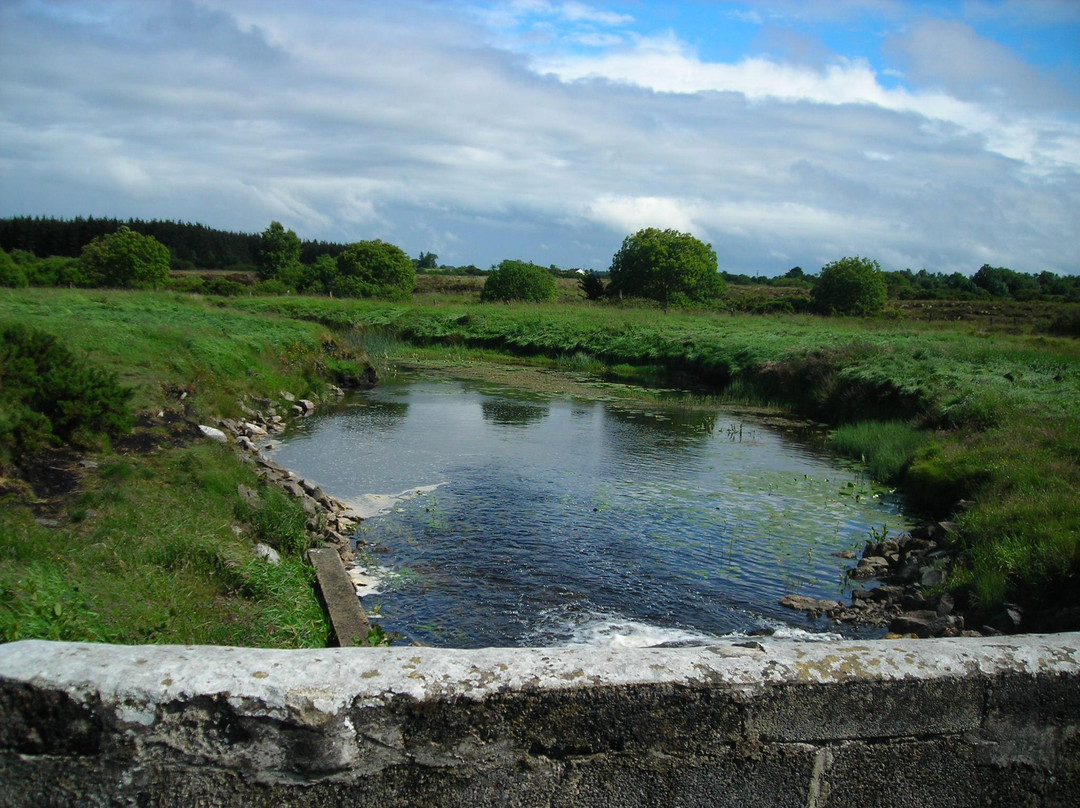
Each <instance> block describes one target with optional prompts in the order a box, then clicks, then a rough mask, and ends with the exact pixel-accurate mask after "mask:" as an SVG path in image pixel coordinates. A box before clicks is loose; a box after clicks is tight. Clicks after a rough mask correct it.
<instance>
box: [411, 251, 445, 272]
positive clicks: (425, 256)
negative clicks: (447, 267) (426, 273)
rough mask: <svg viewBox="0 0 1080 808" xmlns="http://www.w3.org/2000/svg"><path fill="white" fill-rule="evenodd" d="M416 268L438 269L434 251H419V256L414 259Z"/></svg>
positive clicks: (437, 260)
mask: <svg viewBox="0 0 1080 808" xmlns="http://www.w3.org/2000/svg"><path fill="white" fill-rule="evenodd" d="M416 268H417V269H438V268H439V256H437V255H436V254H435V253H426V252H422V253H420V257H419V258H418V259H416Z"/></svg>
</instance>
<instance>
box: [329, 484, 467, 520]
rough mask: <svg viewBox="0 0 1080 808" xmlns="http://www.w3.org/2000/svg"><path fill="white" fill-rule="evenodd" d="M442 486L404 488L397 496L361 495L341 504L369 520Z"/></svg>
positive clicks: (345, 500)
mask: <svg viewBox="0 0 1080 808" xmlns="http://www.w3.org/2000/svg"><path fill="white" fill-rule="evenodd" d="M444 485H446V483H445V482H441V483H436V484H435V485H421V486H418V487H416V488H406V489H405V490H404V491H402V492H400V493H398V494H362V495H360V497H358V498H357V499H344V500H342V503H343V504H345V505H346V506H347V507H348V508H349V510H350V511H352V512H353V513H354V514H356V516H358V517H359V518H361V519H371V518H372V517H373V516H382V515H383V514H386V513H390V512H391V511H393V510H394V506H395V505H397V504H398V503H399V502H404V501H405V500H409V499H415V498H416V497H421V496H423V495H424V494H430V493H431V492H432V491H435V490H436V489H438V488H441V487H442V486H444Z"/></svg>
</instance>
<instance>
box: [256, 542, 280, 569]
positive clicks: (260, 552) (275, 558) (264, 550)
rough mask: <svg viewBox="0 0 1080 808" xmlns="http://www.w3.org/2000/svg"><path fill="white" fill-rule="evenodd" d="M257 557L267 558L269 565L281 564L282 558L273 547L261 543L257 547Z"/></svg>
mask: <svg viewBox="0 0 1080 808" xmlns="http://www.w3.org/2000/svg"><path fill="white" fill-rule="evenodd" d="M255 555H257V556H258V557H259V558H265V559H266V563H268V564H280V563H281V556H280V555H278V551H277V550H275V549H274V548H273V547H271V546H270V545H269V544H263V543H262V542H259V543H258V544H256V545H255Z"/></svg>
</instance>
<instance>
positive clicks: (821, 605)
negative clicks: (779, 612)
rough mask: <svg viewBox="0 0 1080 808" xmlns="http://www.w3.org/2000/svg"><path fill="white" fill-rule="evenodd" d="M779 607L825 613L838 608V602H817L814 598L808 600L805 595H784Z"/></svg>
mask: <svg viewBox="0 0 1080 808" xmlns="http://www.w3.org/2000/svg"><path fill="white" fill-rule="evenodd" d="M780 605H781V606H787V607H788V608H789V609H797V610H798V611H801V612H827V611H830V610H832V609H839V608H840V603H839V602H838V601H835V600H817V599H816V598H808V597H806V596H805V595H784V597H782V598H780Z"/></svg>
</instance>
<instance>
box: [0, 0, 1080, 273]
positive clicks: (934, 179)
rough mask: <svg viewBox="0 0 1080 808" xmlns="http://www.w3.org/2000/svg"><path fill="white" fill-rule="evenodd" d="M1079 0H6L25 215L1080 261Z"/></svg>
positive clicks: (14, 161) (491, 256)
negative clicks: (680, 234)
mask: <svg viewBox="0 0 1080 808" xmlns="http://www.w3.org/2000/svg"><path fill="white" fill-rule="evenodd" d="M1078 43H1080V3H1078V2H1075V0H1025V2H1018V1H1017V0H1002V1H1000V2H992V1H991V0H982V2H977V1H975V0H972V1H971V2H955V3H930V2H898V1H897V0H834V1H833V2H822V3H815V2H796V1H795V0H763V2H723V0H683V1H682V2H659V3H655V2H649V3H646V2H633V1H632V0H624V1H620V2H586V0H509V1H506V0H503V1H498V2H493V1H491V0H488V1H486V2H479V1H470V0H452V1H451V2H430V1H429V0H397V1H396V2H394V3H381V2H367V1H364V0H353V1H351V2H348V1H346V0H314V1H312V2H289V1H288V0H154V1H153V2H149V1H147V0H5V2H3V3H0V215H15V214H31V215H55V216H75V215H103V216H104V215H107V216H119V217H128V216H134V217H142V218H152V217H157V218H169V219H182V220H186V221H201V222H203V223H205V224H208V225H211V226H214V227H220V228H225V229H232V230H243V231H248V232H259V231H261V230H262V229H263V228H265V227H266V225H267V224H268V223H269V222H270V221H271V220H278V221H281V222H282V223H283V224H285V225H286V226H287V227H290V228H292V229H294V230H295V231H296V232H297V233H298V234H300V235H301V236H302V237H304V238H316V239H328V240H334V241H352V240H358V239H367V238H382V239H384V240H386V241H391V242H394V243H396V244H399V245H400V246H402V247H403V248H404V249H405V250H406V251H407V252H409V253H410V254H412V255H418V254H419V252H420V251H428V252H435V253H437V254H438V255H439V257H440V261H443V262H446V263H450V264H470V263H471V264H476V265H479V266H484V267H486V266H489V265H491V264H494V263H497V262H498V261H499V260H501V259H503V258H523V259H528V260H533V261H536V262H538V263H541V264H550V263H554V264H557V265H559V266H563V267H590V268H597V269H604V268H606V267H607V266H608V264H609V263H610V261H611V256H612V255H613V254H614V252H615V251H616V250H617V249H618V247H619V245H620V244H621V242H622V239H623V238H624V237H625V236H626V235H628V234H630V233H632V232H634V231H636V230H637V229H639V228H641V227H649V226H655V227H674V228H676V229H679V230H682V231H687V232H691V233H693V234H694V235H696V236H698V237H699V238H702V239H703V240H705V241H708V242H710V243H712V245H713V246H714V248H715V249H716V252H717V254H718V257H719V259H720V265H721V267H722V268H723V269H727V270H729V271H732V272H746V273H749V274H755V273H760V274H764V275H774V274H777V273H781V272H784V271H786V270H787V269H789V268H790V267H792V266H795V265H799V266H802V267H804V268H805V269H808V270H816V269H818V268H820V267H821V266H822V265H823V264H824V263H826V262H828V261H831V260H835V259H836V258H840V257H842V256H844V255H855V254H858V255H864V256H870V257H873V258H876V259H878V260H879V261H880V262H881V264H882V265H883V266H884V267H885V268H888V269H903V268H905V267H910V268H912V269H920V268H926V269H929V270H931V271H941V272H956V271H959V272H964V273H965V274H970V273H972V272H974V271H975V270H977V269H978V267H979V266H981V265H982V264H983V263H991V264H994V265H998V266H1009V267H1012V268H1013V269H1017V270H1020V271H1027V272H1039V271H1042V270H1044V269H1049V270H1051V271H1055V272H1064V273H1070V274H1075V273H1077V272H1080V248H1078V246H1077V245H1078V244H1080V48H1078V47H1077V44H1078Z"/></svg>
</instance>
